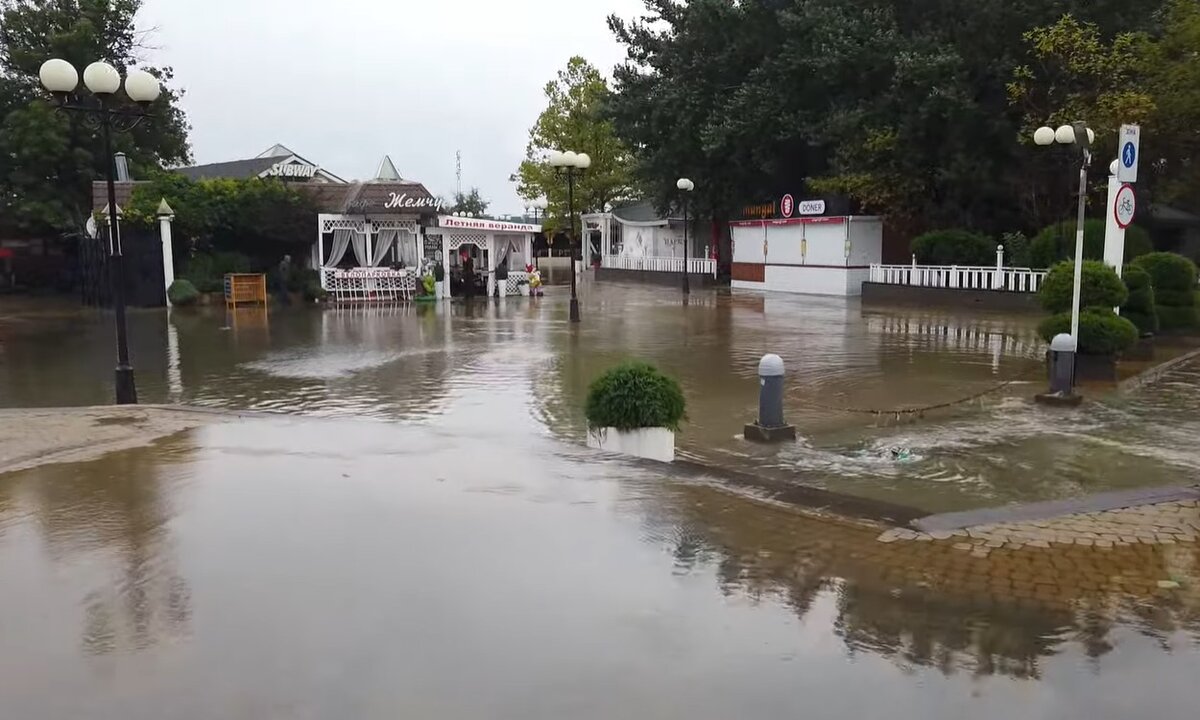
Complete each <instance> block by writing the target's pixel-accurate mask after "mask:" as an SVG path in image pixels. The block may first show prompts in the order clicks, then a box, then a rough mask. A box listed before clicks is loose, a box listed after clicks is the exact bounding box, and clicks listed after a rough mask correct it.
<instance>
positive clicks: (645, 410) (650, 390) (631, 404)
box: [584, 360, 685, 430]
mask: <svg viewBox="0 0 1200 720" xmlns="http://www.w3.org/2000/svg"><path fill="white" fill-rule="evenodd" d="M684 407H685V405H684V399H683V390H682V389H680V387H679V383H678V382H677V381H676V380H675V378H673V377H670V376H668V375H664V374H663V373H661V372H659V370H658V368H656V367H654V366H653V365H650V364H649V363H644V362H639V361H635V360H634V361H628V362H624V363H621V364H620V365H617V366H616V367H613V368H610V369H609V370H607V371H606V372H604V374H602V375H601V376H600V377H598V378H596V379H595V380H594V381H592V384H591V387H589V388H588V395H587V404H586V406H585V408H584V414H585V416H586V417H587V421H588V426H589V427H593V428H602V427H615V428H617V429H618V430H635V429H637V428H645V427H665V428H669V429H671V430H678V429H679V423H680V421H681V420H683V419H684Z"/></svg>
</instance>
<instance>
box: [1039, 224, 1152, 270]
mask: <svg viewBox="0 0 1200 720" xmlns="http://www.w3.org/2000/svg"><path fill="white" fill-rule="evenodd" d="M1104 225H1105V221H1104V220H1101V219H1096V218H1093V219H1091V220H1084V221H1083V259H1084V260H1102V259H1103V258H1104ZM1153 250H1154V245H1153V244H1152V243H1151V242H1150V234H1149V233H1148V232H1146V231H1145V230H1143V229H1142V228H1140V227H1138V226H1137V225H1130V226H1129V227H1127V228H1125V262H1130V261H1131V260H1133V259H1134V258H1136V257H1140V256H1142V255H1145V254H1146V253H1149V252H1152V251H1153ZM1074 257H1075V221H1074V220H1066V221H1064V222H1061V223H1054V224H1052V225H1047V226H1046V227H1044V228H1042V230H1041V232H1039V233H1038V234H1037V236H1036V237H1034V239H1033V240H1032V241H1031V242H1030V248H1029V258H1030V263H1031V264H1032V266H1033V267H1035V268H1046V267H1050V266H1051V265H1053V264H1054V263H1056V262H1059V261H1060V260H1071V259H1074Z"/></svg>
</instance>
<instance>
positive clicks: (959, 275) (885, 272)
mask: <svg viewBox="0 0 1200 720" xmlns="http://www.w3.org/2000/svg"><path fill="white" fill-rule="evenodd" d="M1045 277H1046V271H1045V270H1033V269H1031V268H1011V267H999V266H995V265H993V266H990V267H988V266H972V265H917V264H915V263H914V264H912V265H878V264H872V265H871V275H870V282H873V283H886V284H888V285H913V286H916V287H938V288H962V289H967V290H1001V291H1006V292H1022V293H1034V292H1037V291H1038V289H1039V288H1041V286H1042V280H1043V279H1045Z"/></svg>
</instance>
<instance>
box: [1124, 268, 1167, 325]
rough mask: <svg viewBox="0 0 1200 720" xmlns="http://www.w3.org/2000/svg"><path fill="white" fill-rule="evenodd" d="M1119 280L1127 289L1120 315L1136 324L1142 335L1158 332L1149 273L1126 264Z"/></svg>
mask: <svg viewBox="0 0 1200 720" xmlns="http://www.w3.org/2000/svg"><path fill="white" fill-rule="evenodd" d="M1121 280H1123V281H1124V282H1125V287H1126V289H1128V290H1129V297H1128V298H1126V300H1125V304H1124V305H1122V306H1121V317H1123V318H1125V319H1126V320H1128V321H1129V322H1131V323H1133V324H1134V325H1136V326H1137V329H1138V332H1139V333H1141V334H1142V335H1150V334H1153V333H1156V332H1158V314H1157V313H1156V312H1155V311H1154V288H1153V286H1151V284H1150V274H1149V273H1147V272H1146V271H1145V270H1143V269H1142V268H1140V267H1138V266H1137V265H1126V266H1125V268H1124V269H1123V270H1122V271H1121Z"/></svg>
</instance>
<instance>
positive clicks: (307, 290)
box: [301, 280, 329, 302]
mask: <svg viewBox="0 0 1200 720" xmlns="http://www.w3.org/2000/svg"><path fill="white" fill-rule="evenodd" d="M301 292H303V293H304V299H305V300H307V301H309V302H312V301H313V300H324V299H325V298H326V297H328V296H329V293H327V292H325V288H323V287H321V282H320V281H319V280H310V281H309V282H308V284H306V285H305V286H304V289H303V290H301Z"/></svg>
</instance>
